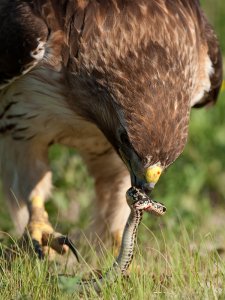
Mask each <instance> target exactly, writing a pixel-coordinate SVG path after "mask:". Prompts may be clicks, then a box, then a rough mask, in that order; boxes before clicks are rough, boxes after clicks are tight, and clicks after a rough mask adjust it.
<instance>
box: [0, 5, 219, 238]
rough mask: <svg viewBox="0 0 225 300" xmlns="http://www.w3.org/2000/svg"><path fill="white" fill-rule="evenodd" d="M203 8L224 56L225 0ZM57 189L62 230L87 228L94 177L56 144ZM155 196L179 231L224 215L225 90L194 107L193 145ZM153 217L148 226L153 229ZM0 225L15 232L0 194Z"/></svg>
mask: <svg viewBox="0 0 225 300" xmlns="http://www.w3.org/2000/svg"><path fill="white" fill-rule="evenodd" d="M202 4H203V7H204V9H205V11H206V14H207V16H208V17H209V19H210V21H211V23H212V24H213V25H214V27H215V30H216V32H217V34H218V36H219V39H220V44H221V47H222V50H223V54H224V55H225V1H224V0H205V1H202ZM50 158H51V165H52V169H53V174H54V186H55V189H54V193H53V196H52V199H51V201H49V202H48V203H47V209H48V211H49V213H50V218H51V221H52V222H53V224H56V222H57V223H58V225H59V227H60V230H62V232H67V231H71V230H73V228H74V229H75V228H81V229H83V228H85V227H87V226H88V224H89V222H90V218H91V214H90V203H91V199H92V198H93V197H94V192H93V181H92V179H91V178H90V177H89V176H88V173H87V170H86V168H85V166H84V165H83V163H82V160H81V158H80V157H79V155H78V154H77V153H76V152H75V151H74V150H71V149H66V148H63V147H59V146H54V147H53V148H52V149H51V151H50ZM154 198H155V199H156V200H159V201H161V202H163V203H165V204H166V206H167V208H168V214H167V217H166V218H165V221H164V222H165V223H166V224H167V226H169V227H170V228H171V230H175V231H176V228H177V220H178V219H182V221H183V222H184V224H185V226H186V227H187V228H188V229H190V230H193V228H195V227H198V226H200V225H202V226H203V225H204V224H205V220H206V219H207V216H210V217H211V216H212V215H215V216H216V219H218V218H222V219H223V218H224V220H225V92H224V91H223V92H221V93H220V97H219V101H218V103H217V105H216V106H215V107H213V108H209V109H200V110H193V112H192V115H191V123H190V135H189V140H188V144H187V146H186V148H185V151H184V153H183V154H182V155H181V157H180V158H179V159H178V160H177V161H176V162H175V163H174V164H173V165H172V166H171V167H170V168H169V170H168V171H167V172H166V174H164V176H162V178H161V180H160V182H159V183H158V184H157V188H156V189H155V191H154ZM154 220H155V219H153V221H148V222H151V223H150V224H149V225H151V226H152V228H153V230H154ZM0 229H1V230H3V231H7V232H10V233H12V234H14V230H13V226H12V222H11V220H10V218H9V215H8V212H7V211H6V207H5V204H4V201H3V200H2V197H1V198H0Z"/></svg>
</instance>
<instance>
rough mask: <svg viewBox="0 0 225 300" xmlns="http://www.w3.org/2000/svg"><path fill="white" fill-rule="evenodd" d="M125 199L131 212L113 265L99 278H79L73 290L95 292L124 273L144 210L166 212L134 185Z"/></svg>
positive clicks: (156, 212) (129, 260)
mask: <svg viewBox="0 0 225 300" xmlns="http://www.w3.org/2000/svg"><path fill="white" fill-rule="evenodd" d="M126 199H127V203H128V205H129V207H130V209H131V212H130V215H129V218H128V220H127V223H126V226H125V229H124V232H123V237H122V243H121V247H120V252H119V255H118V257H117V258H116V260H115V262H114V264H113V266H112V267H111V268H110V269H109V270H108V271H106V273H105V274H104V275H102V276H101V277H100V278H98V279H95V278H92V279H90V280H81V281H79V282H78V283H76V284H75V287H74V290H75V291H77V292H83V291H84V290H86V291H88V290H89V289H90V288H94V289H95V291H96V292H100V291H101V289H102V286H103V284H104V283H105V282H109V283H111V282H114V281H115V280H116V279H117V277H118V275H122V276H123V275H126V272H127V269H128V268H129V266H130V264H131V262H132V259H133V253H134V246H135V241H136V237H137V229H138V226H139V224H140V222H141V219H142V215H143V213H144V211H147V212H150V213H153V214H156V215H159V216H161V215H163V214H164V213H165V212H166V207H165V206H164V205H163V204H161V203H159V202H156V201H153V200H152V199H150V198H149V197H148V196H147V195H146V194H145V193H144V192H143V191H142V190H140V189H138V188H136V187H131V188H130V189H129V190H128V191H127V193H126Z"/></svg>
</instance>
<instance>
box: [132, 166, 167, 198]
mask: <svg viewBox="0 0 225 300" xmlns="http://www.w3.org/2000/svg"><path fill="white" fill-rule="evenodd" d="M162 171H163V169H162V167H161V166H160V165H159V164H157V165H153V166H151V167H148V168H147V169H146V172H145V176H143V177H138V176H137V175H136V174H135V172H134V171H133V169H132V166H131V165H130V173H131V184H132V186H136V187H138V188H141V189H142V190H144V191H145V192H146V193H150V192H151V191H152V190H153V189H154V187H155V185H156V183H157V182H158V180H159V178H160V175H161V174H162Z"/></svg>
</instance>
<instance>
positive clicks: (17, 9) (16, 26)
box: [0, 0, 49, 89]
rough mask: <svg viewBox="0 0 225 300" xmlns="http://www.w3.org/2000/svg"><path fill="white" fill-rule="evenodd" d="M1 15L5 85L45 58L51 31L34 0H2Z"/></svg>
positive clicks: (0, 84) (0, 77)
mask: <svg viewBox="0 0 225 300" xmlns="http://www.w3.org/2000/svg"><path fill="white" fill-rule="evenodd" d="M0 19H1V25H0V89H2V88H4V87H5V86H7V85H9V84H10V83H11V82H12V81H14V80H15V79H16V78H18V77H20V76H21V75H23V74H25V73H27V72H28V71H29V70H30V69H32V68H33V67H34V66H35V65H36V64H37V63H38V62H39V61H41V60H42V59H43V57H44V54H45V44H46V41H47V39H48V35H49V34H48V28H47V26H46V24H45V23H44V21H43V20H41V18H40V17H39V16H38V13H37V14H36V13H35V10H34V8H33V7H32V2H29V3H28V2H25V1H8V0H1V3H0Z"/></svg>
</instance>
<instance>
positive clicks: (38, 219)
mask: <svg viewBox="0 0 225 300" xmlns="http://www.w3.org/2000/svg"><path fill="white" fill-rule="evenodd" d="M29 211H30V220H29V222H28V225H27V228H26V230H25V234H24V237H23V239H24V238H25V241H29V239H30V240H31V241H32V244H33V247H34V250H35V252H36V253H37V255H38V257H39V258H40V259H41V258H43V257H44V256H45V255H46V254H49V252H50V251H51V250H54V251H56V252H57V253H58V254H65V253H67V252H68V250H69V249H70V250H72V252H73V254H74V255H75V256H76V258H77V260H78V254H77V251H76V248H75V246H74V244H73V243H72V241H71V240H70V239H69V238H68V237H67V236H64V235H62V234H61V233H58V232H55V230H54V229H53V227H52V225H51V223H50V222H49V219H48V213H47V212H46V210H45V207H44V200H43V199H42V198H41V197H39V196H35V197H33V198H32V199H31V201H30V203H29Z"/></svg>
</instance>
